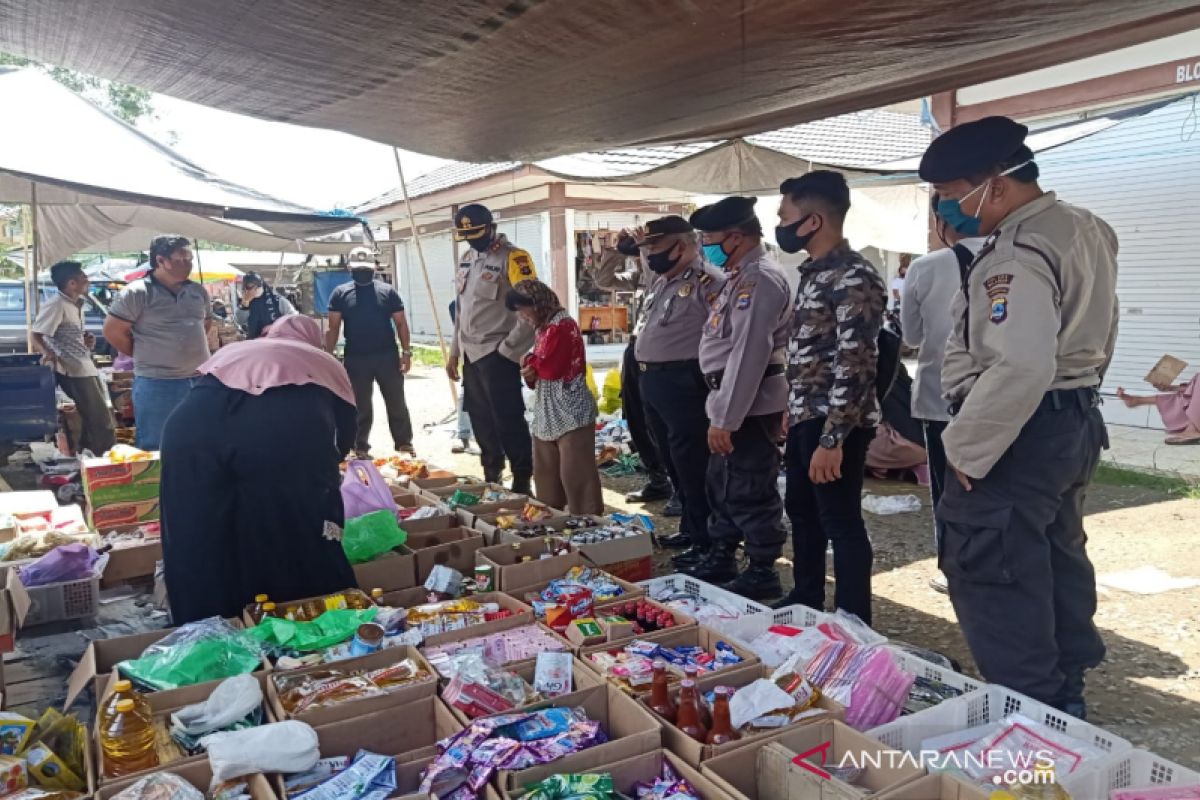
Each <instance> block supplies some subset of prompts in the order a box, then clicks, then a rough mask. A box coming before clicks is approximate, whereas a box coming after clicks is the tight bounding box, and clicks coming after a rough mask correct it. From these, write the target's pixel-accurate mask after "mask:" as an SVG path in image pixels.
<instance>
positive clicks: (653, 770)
mask: <svg viewBox="0 0 1200 800" xmlns="http://www.w3.org/2000/svg"><path fill="white" fill-rule="evenodd" d="M664 765H670V767H671V769H672V770H674V771H675V774H676V775H678V776H679V777H680V778H683V779H684V780H685V781H687V782H688V783H689V784H691V787H692V788H693V789H695V790H696V792H697V796H698V797H699V798H700V800H730V797H729V795H728V794H726V793H725V791H724V790H722V789H721V788H720V787H719V786H717V785H716V784H715V783H713V782H712V781H711V780H709V779H708V778H706V777H705V776H704V775H703V774H701V772H700V771H699V770H697V769H695V768H694V767H692V766H691V765H689V764H688V763H686V762H685V761H683V760H682V759H680V758H679V757H678V756H676V755H675V754H674V753H672V752H671V751H669V750H665V749H662V748H659V749H657V750H651V751H650V752H648V753H641V754H640V755H636V756H633V757H631V758H626V759H623V760H621V761H615V762H613V763H611V764H601V765H599V766H597V767H596V768H595V769H592V770H589V772H600V773H604V772H606V773H608V774H609V775H610V776H612V781H613V790H614V791H616V792H617V793H619V794H620V795H621V796H623V797H636V796H637V787H638V784H649V783H653V782H654V781H655V780H657V779H658V778H659V777H660V776H661V775H662V772H663V767H664ZM523 791H524V789H523V788H522V789H518V790H517V791H515V792H513V793H512V794H509V793H508V792H504V793H503V796H504V798H505V800H516V798H519V797H520V796H521V794H522V793H523Z"/></svg>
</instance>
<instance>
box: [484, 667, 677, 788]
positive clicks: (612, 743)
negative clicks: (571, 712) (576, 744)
mask: <svg viewBox="0 0 1200 800" xmlns="http://www.w3.org/2000/svg"><path fill="white" fill-rule="evenodd" d="M561 699H562V700H566V701H567V702H565V703H564V702H560V701H558V700H555V701H545V702H542V703H535V704H534V705H532V706H529V707H528V708H526V709H525V710H526V711H537V710H539V709H542V708H550V707H552V706H561V707H570V708H582V709H583V710H584V712H585V713H586V714H587V718H588V719H591V720H596V721H598V722H599V723H600V727H601V729H602V730H603V731H604V732H605V733H606V734H607V735H608V741H607V742H604V743H603V744H598V745H596V746H594V747H589V748H587V749H586V750H580V751H579V752H576V753H572V754H571V755H569V756H565V757H563V758H560V759H558V760H557V761H551V762H550V763H548V764H539V765H538V766H535V767H530V768H529V769H522V770H501V771H500V772H499V773H498V774H497V776H496V784H497V786H499V787H500V789H501V791H506V792H513V791H514V790H516V789H518V788H519V787H522V786H528V785H529V784H531V783H537V782H538V781H541V780H544V779H545V778H546V777H548V776H550V775H553V774H555V773H558V772H567V773H572V772H595V771H596V769H597V768H598V767H599V766H600V765H601V764H609V763H612V762H615V761H622V760H624V759H626V758H632V757H633V756H636V755H638V754H640V753H645V752H646V751H648V750H657V749H659V747H661V746H662V726H661V725H659V723H658V720H657V719H656V718H655V716H654V715H653V714H651V713H650V712H649V711H647V710H646V709H645V708H643V707H641V706H639V705H638V704H637V703H635V702H634V701H633V700H632V699H631V698H630V697H628V696H627V695H625V694H623V693H622V692H621V691H620V690H618V689H617V688H616V687H614V686H596V687H593V688H591V689H586V690H584V691H582V692H575V693H574V694H573V695H569V696H568V697H566V698H561Z"/></svg>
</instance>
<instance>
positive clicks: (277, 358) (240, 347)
mask: <svg viewBox="0 0 1200 800" xmlns="http://www.w3.org/2000/svg"><path fill="white" fill-rule="evenodd" d="M199 371H200V372H201V373H202V374H204V375H212V376H213V377H214V378H216V379H217V380H219V381H220V382H221V383H223V384H225V385H226V386H228V387H229V388H230V389H240V390H241V391H243V392H246V393H248V394H262V393H263V392H265V391H266V390H267V389H274V388H275V387H276V386H301V385H304V384H306V383H315V384H317V385H318V386H324V387H325V388H326V389H328V390H329V391H331V392H333V393H334V394H336V395H337V396H338V397H340V398H342V399H343V400H345V401H346V402H347V403H349V404H350V405H354V391H353V390H352V389H351V388H350V378H349V377H348V376H347V375H346V368H345V367H343V366H342V364H341V362H339V361H338V360H337V359H336V358H334V357H333V356H331V355H329V354H328V353H326V352H325V351H324V350H322V349H321V329H320V328H318V327H317V323H315V322H313V321H312V320H311V319H309V318H308V317H305V316H302V315H300V314H291V315H289V316H286V317H283V318H281V319H279V320H277V321H276V322H275V323H274V324H272V325H271V327H269V328H267V332H266V335H265V336H264V337H262V338H260V339H254V340H252V341H249V342H236V343H234V344H230V345H226V346H225V347H222V348H221V349H220V350H218V351H217V354H216V355H215V356H213V357H212V358H210V359H209V360H208V361H205V362H204V363H203V364H201V365H200V370H199Z"/></svg>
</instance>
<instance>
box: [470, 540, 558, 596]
mask: <svg viewBox="0 0 1200 800" xmlns="http://www.w3.org/2000/svg"><path fill="white" fill-rule="evenodd" d="M559 541H560V542H561V540H559ZM558 546H565V547H566V548H567V550H568V552H567V553H564V554H563V555H558V556H551V557H549V558H542V557H541V556H543V555H545V553H546V542H545V541H544V540H543V539H541V538H537V539H522V540H520V541H516V542H510V543H508V544H497V545H491V546H490V547H482V548H480V549H479V550H478V551H477V552H476V553H475V563H476V564H488V565H490V566H491V567H493V569H494V571H495V575H496V586H497V587H498V588H499V589H500V591H507V590H509V589H515V588H517V587H518V586H532V585H533V584H535V583H543V582H546V583H548V582H549V581H550V580H552V579H553V578H558V577H562V575H563V573H565V572H566V571H567V570H568V569H570V568H571V566H572V565H574V564H577V563H579V560H578V559H574V558H571V553H570V551H571V550H573V548H571V546H570V545H567V544H566V543H562V544H561V545H559V544H557V543H556V547H558ZM525 556H529V557H530V558H531V559H533V560H532V561H526V562H524V563H522V561H521V559H523V558H524V557H525Z"/></svg>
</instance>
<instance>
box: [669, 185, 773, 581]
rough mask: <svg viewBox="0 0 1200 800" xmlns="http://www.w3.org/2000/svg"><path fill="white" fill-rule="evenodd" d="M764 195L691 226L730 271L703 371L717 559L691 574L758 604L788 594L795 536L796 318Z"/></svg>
mask: <svg viewBox="0 0 1200 800" xmlns="http://www.w3.org/2000/svg"><path fill="white" fill-rule="evenodd" d="M754 203H755V198H753V197H727V198H725V199H724V200H721V201H720V202H718V203H715V204H713V205H711V206H705V207H704V208H701V209H700V210H698V211H697V212H696V213H695V214H693V215H692V218H691V220H690V222H691V223H692V225H693V226H694V227H695V228H696V229H698V230H700V231H701V232H702V233H701V242H702V244H703V253H704V257H705V259H706V260H707V261H708V262H709V263H710V264H712V265H713V266H715V267H717V268H718V269H722V270H724V272H725V275H726V281H725V285H724V286H722V287H721V291H720V292H719V293H718V294H717V296H716V297H715V298H713V302H712V305H711V308H710V310H709V312H708V315H707V319H706V320H705V322H704V328H703V331H702V333H701V337H700V369H701V371H702V372H703V373H704V379H705V382H706V383H707V384H708V387H709V389H710V390H711V391H710V394H709V396H708V401H707V410H708V418H709V428H708V448H709V451H710V452H711V456H710V457H709V462H708V475H707V481H708V499H709V504H710V506H711V508H712V514H711V516H710V517H709V522H708V534H709V537H710V538H711V539H712V547H711V549H710V550H709V553H708V556H707V558H705V560H704V561H702V562H700V564H699V565H698V566H696V567H694V568H691V569H687V570H685V571H686V572H688V573H689V574H691V575H693V576H694V577H697V578H700V579H701V580H706V581H722V580H724V581H729V582H728V583H727V584H726V585H725V588H726V589H728V590H729V591H732V592H736V593H738V594H741V595H744V596H746V597H751V598H759V599H765V598H767V597H772V596H776V595H778V594H779V592H780V588H779V576H778V574H777V573H776V572H775V559H776V558H777V557H778V556H779V554H780V552H782V548H783V543H784V541H785V539H786V538H787V530H786V529H785V528H784V525H783V502H782V500H781V499H780V497H779V488H778V486H777V484H776V482H777V481H778V479H779V447H778V442H779V440H780V439H781V437H782V434H783V428H782V423H783V413H784V410H785V409H786V408H787V402H788V383H787V377H786V376H785V374H784V373H785V367H784V362H785V351H786V348H787V341H788V332H789V328H790V322H791V314H790V308H789V305H790V304H789V296H788V295H789V290H788V283H787V278H786V277H785V276H784V274H783V271H782V270H781V269H780V268H779V265H778V264H776V263H775V260H774V258H772V257H771V256H770V255H768V253H767V251H766V249H765V248H764V247H763V244H762V225H761V223H760V222H759V221H758V217H757V216H756V215H755V213H754ZM741 540H744V542H745V548H746V555H747V557H748V558H749V562H750V563H749V566H748V567H747V568H746V569H745V570H744V571H743V572H742V573H741V574H738V571H737V566H736V563H735V561H734V553H735V551H736V549H737V546H738V543H739V541H741Z"/></svg>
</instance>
